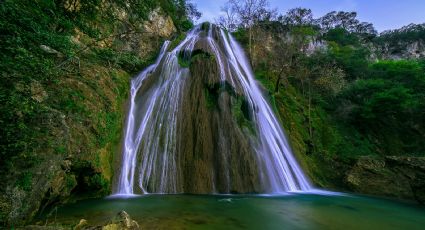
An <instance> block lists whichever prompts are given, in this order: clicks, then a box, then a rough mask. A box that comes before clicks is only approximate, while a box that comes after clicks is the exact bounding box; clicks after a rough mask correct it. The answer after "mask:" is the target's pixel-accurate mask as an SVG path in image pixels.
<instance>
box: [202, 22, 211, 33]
mask: <svg viewBox="0 0 425 230" xmlns="http://www.w3.org/2000/svg"><path fill="white" fill-rule="evenodd" d="M210 26H211V24H210V23H209V22H204V23H202V24H201V30H203V31H205V32H208V30H209V28H210Z"/></svg>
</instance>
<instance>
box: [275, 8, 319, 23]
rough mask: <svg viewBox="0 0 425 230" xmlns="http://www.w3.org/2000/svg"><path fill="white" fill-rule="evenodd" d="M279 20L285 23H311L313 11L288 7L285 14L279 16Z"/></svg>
mask: <svg viewBox="0 0 425 230" xmlns="http://www.w3.org/2000/svg"><path fill="white" fill-rule="evenodd" d="M279 21H281V22H282V23H284V24H286V25H296V26H300V25H311V24H312V23H313V13H312V12H311V10H310V9H306V8H295V9H290V10H289V11H288V12H287V13H286V15H284V16H280V17H279Z"/></svg>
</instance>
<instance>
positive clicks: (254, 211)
mask: <svg viewBox="0 0 425 230" xmlns="http://www.w3.org/2000/svg"><path fill="white" fill-rule="evenodd" d="M121 210H125V211H127V212H128V213H129V214H130V216H131V217H132V218H133V219H135V220H136V221H137V222H138V223H139V224H140V226H141V227H142V229H425V208H424V207H420V206H416V205H410V204H405V203H398V202H394V201H389V200H383V199H375V198H368V197H359V196H352V195H346V196H323V195H311V194H295V195H285V196H213V195H211V196H202V195H147V196H140V197H134V198H127V199H117V198H106V199H93V200H85V201H80V202H78V203H74V204H70V205H67V206H64V207H59V208H58V209H57V213H56V212H55V211H53V212H52V213H51V214H50V216H49V218H48V222H53V220H54V219H56V223H61V224H65V225H73V224H76V223H78V221H79V220H80V219H83V218H84V219H87V220H88V221H89V224H91V225H102V224H105V223H106V222H108V220H110V219H111V218H113V217H114V216H115V215H116V213H117V212H119V211H121ZM41 219H42V220H43V221H45V220H46V216H44V217H42V218H41Z"/></svg>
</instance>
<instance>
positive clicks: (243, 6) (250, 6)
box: [228, 0, 269, 58]
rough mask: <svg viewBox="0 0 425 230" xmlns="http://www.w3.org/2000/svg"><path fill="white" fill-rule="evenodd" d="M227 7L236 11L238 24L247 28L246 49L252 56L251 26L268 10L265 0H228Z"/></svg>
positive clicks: (267, 3)
mask: <svg viewBox="0 0 425 230" xmlns="http://www.w3.org/2000/svg"><path fill="white" fill-rule="evenodd" d="M228 5H229V7H231V9H232V11H234V12H235V13H236V16H237V18H238V21H239V25H240V26H242V27H243V28H245V29H247V30H248V49H249V55H250V56H251V58H252V40H253V27H254V25H255V24H256V23H257V22H259V21H261V20H262V19H263V17H264V16H265V15H267V12H269V10H268V9H267V7H268V6H269V2H268V1H267V0H229V2H228Z"/></svg>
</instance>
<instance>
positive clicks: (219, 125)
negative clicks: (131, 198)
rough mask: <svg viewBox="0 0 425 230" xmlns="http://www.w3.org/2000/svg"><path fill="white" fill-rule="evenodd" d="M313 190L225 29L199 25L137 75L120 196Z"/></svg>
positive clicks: (119, 189) (127, 128)
mask: <svg viewBox="0 0 425 230" xmlns="http://www.w3.org/2000/svg"><path fill="white" fill-rule="evenodd" d="M311 189H312V187H311V185H310V183H309V181H308V179H307V178H306V176H305V175H304V173H303V171H302V169H301V168H300V166H299V165H298V163H297V161H296V159H295V157H294V156H293V153H292V151H291V148H290V146H289V144H288V142H287V140H286V137H285V134H284V132H283V130H282V128H281V126H280V124H279V121H278V119H277V118H276V116H275V115H274V112H273V110H272V109H271V106H270V105H269V104H268V102H267V100H266V99H265V97H264V96H263V94H262V92H261V90H260V88H259V86H258V84H257V82H256V81H255V79H254V74H253V72H252V70H251V67H250V64H249V62H248V59H247V57H246V56H245V54H244V52H243V50H242V48H241V47H240V45H239V44H238V43H237V42H236V41H235V39H234V38H233V37H232V36H231V35H230V34H229V33H227V32H226V31H224V30H222V29H219V28H218V27H216V26H214V25H210V24H203V25H198V26H196V27H195V28H194V29H193V30H192V31H190V32H189V33H188V35H187V36H186V38H185V39H184V40H183V41H182V42H181V43H180V44H178V45H177V46H176V47H171V43H170V42H169V41H167V42H165V43H164V45H163V47H162V49H161V52H160V54H159V56H158V58H157V60H156V62H155V63H154V64H153V65H151V66H149V67H148V68H146V69H145V70H144V71H143V72H141V73H140V74H139V75H138V76H137V77H135V78H134V79H132V81H131V94H130V108H129V112H128V116H127V123H126V127H125V139H124V143H123V152H122V158H121V169H120V174H119V178H118V183H117V185H116V187H115V188H114V192H115V193H116V194H127V195H128V194H138V193H142V194H147V193H233V192H238V193H246V192H254V193H281V192H288V191H308V190H311Z"/></svg>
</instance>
